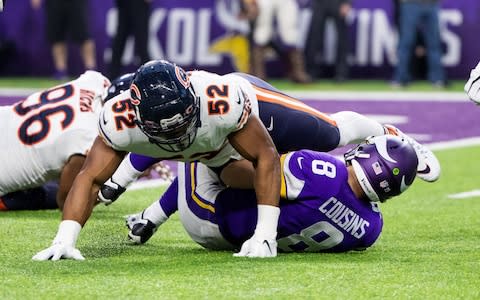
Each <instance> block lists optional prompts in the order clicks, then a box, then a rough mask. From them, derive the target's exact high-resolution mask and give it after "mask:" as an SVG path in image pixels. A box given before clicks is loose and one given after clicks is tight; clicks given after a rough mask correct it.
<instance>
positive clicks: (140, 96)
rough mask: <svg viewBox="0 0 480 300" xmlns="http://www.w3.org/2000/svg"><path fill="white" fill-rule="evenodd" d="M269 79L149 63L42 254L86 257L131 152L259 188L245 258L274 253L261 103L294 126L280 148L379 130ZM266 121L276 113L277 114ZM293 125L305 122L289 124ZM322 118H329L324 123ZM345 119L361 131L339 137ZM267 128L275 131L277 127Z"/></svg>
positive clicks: (274, 183) (111, 111)
mask: <svg viewBox="0 0 480 300" xmlns="http://www.w3.org/2000/svg"><path fill="white" fill-rule="evenodd" d="M243 75H245V74H243ZM250 77H251V76H250ZM254 79H255V78H254ZM265 84H266V83H265V82H263V81H262V82H258V86H257V87H255V83H251V82H250V81H249V78H248V76H241V75H239V74H228V75H225V76H220V75H217V74H213V73H208V72H203V71H194V72H191V73H190V74H189V76H187V75H186V73H185V72H184V71H183V70H182V69H180V68H179V67H177V66H175V65H172V64H170V63H168V62H165V61H153V62H149V63H147V64H145V65H144V66H142V67H141V68H140V69H139V70H138V71H137V73H136V75H135V78H134V80H133V83H132V85H131V89H130V94H128V93H124V94H121V95H120V96H118V97H116V98H114V99H113V100H112V101H111V103H108V104H107V105H106V106H105V107H104V109H103V110H102V113H101V115H100V120H99V125H100V134H101V136H102V138H103V139H97V141H96V142H95V145H94V147H93V150H92V151H91V153H90V155H89V157H88V159H87V161H86V164H85V166H84V170H83V172H81V173H80V175H79V176H78V177H77V179H76V181H75V184H74V186H73V187H72V189H71V191H70V193H69V196H68V198H67V202H66V208H65V209H64V215H63V219H64V221H62V223H61V224H60V227H59V231H58V233H57V236H56V238H55V239H54V242H53V245H52V246H51V247H49V248H47V249H46V250H44V251H41V252H39V253H38V254H37V255H35V256H34V259H36V260H46V259H52V260H57V259H60V258H61V257H64V258H75V259H83V256H81V254H80V252H79V251H78V250H77V249H75V243H76V240H77V237H78V235H79V232H80V230H81V226H82V225H83V224H84V223H85V222H86V220H87V219H88V217H89V216H90V214H91V211H92V207H93V205H94V204H95V199H94V197H93V196H92V195H94V194H96V192H97V191H98V189H99V187H100V186H101V185H102V184H103V183H104V182H105V181H106V180H107V179H108V178H109V177H110V176H111V175H112V174H113V172H114V170H115V169H116V168H117V167H118V166H119V164H120V162H121V160H122V159H123V157H124V156H125V154H126V152H127V151H129V152H134V153H137V154H141V155H144V156H151V157H153V158H154V159H156V160H163V159H168V160H179V161H199V162H202V163H204V164H205V165H207V166H208V167H210V168H211V169H213V170H214V171H215V172H217V173H218V174H219V175H220V178H221V179H222V181H223V182H224V183H226V184H227V185H229V186H231V187H238V188H245V187H251V186H253V187H255V190H256V196H257V200H258V204H259V205H258V216H259V218H258V222H257V227H256V230H255V233H254V235H253V237H252V238H251V239H249V240H247V241H246V242H245V243H246V244H245V247H243V249H247V250H246V251H244V252H243V255H244V256H249V257H271V256H275V253H273V252H272V251H270V249H271V248H272V247H271V246H272V245H274V243H275V236H276V226H277V221H278V214H279V209H278V200H279V189H280V185H279V184H280V182H279V168H280V167H279V161H278V153H277V151H276V148H275V145H274V144H273V142H272V139H271V138H270V136H269V133H268V131H267V129H266V128H265V126H264V125H263V124H262V121H263V120H260V117H261V116H259V113H258V102H257V100H258V101H260V100H262V101H264V102H265V103H267V104H268V105H270V104H271V106H272V107H268V108H266V107H267V106H268V105H267V104H266V106H265V108H266V110H264V112H267V111H268V113H270V112H271V113H272V114H274V115H275V120H276V123H275V124H276V127H275V128H276V129H280V128H282V129H285V130H288V129H289V127H292V128H294V129H295V130H294V131H293V132H292V133H291V134H290V135H289V136H290V138H280V139H279V140H281V141H283V142H284V144H283V145H281V146H277V147H278V148H279V149H282V150H291V149H289V148H290V147H292V146H294V147H302V145H299V143H297V142H294V143H291V145H289V141H290V139H291V140H295V139H297V138H299V139H300V141H299V142H305V141H307V142H309V143H312V144H315V145H311V146H310V145H306V146H305V147H307V148H310V147H312V148H311V149H315V150H317V148H313V147H316V146H318V145H320V146H323V147H325V149H318V150H323V151H325V150H326V149H327V150H328V149H330V150H331V149H333V148H335V147H336V146H338V145H340V144H343V143H346V142H349V141H350V142H351V141H352V140H354V138H355V136H356V135H359V136H358V138H359V139H363V138H364V137H365V136H368V135H372V134H375V133H371V130H372V129H371V128H370V129H367V131H368V133H365V132H362V129H361V128H360V129H359V128H356V126H355V124H356V123H357V121H363V120H364V117H363V118H362V116H360V115H358V114H354V113H353V114H352V113H350V114H347V115H348V116H349V117H352V116H353V117H354V118H353V119H352V118H349V119H348V120H345V119H346V115H345V114H340V115H336V116H335V119H332V118H330V117H328V116H325V115H324V114H321V113H319V112H318V111H316V110H314V109H312V108H310V107H308V106H306V105H304V104H303V103H301V102H299V101H298V100H295V99H293V98H291V97H288V96H286V95H284V94H282V93H281V92H279V91H276V90H275V91H274V90H271V89H270V88H269V87H271V86H265ZM262 85H264V86H262ZM279 102H281V103H279ZM291 108H295V110H291ZM285 110H289V111H290V112H291V111H294V112H295V117H296V118H294V120H293V119H292V118H291V116H292V115H291V113H288V112H285ZM267 115H268V114H267ZM264 117H265V116H264ZM268 118H269V119H270V120H271V118H270V116H268ZM277 118H278V119H277ZM288 120H290V121H288ZM292 122H294V123H295V124H296V123H298V124H302V125H304V126H289V125H288V123H290V124H292ZM304 122H305V123H304ZM319 122H320V123H323V125H321V126H318V125H316V124H317V123H319ZM263 123H265V121H263ZM376 124H378V123H376ZM309 125H311V126H317V127H315V128H319V132H313V133H314V135H310V136H309V138H308V139H305V138H304V137H300V134H301V135H302V136H304V135H305V134H306V133H309V132H310V133H311V132H312V131H309V130H305V128H309ZM344 125H345V126H348V127H349V128H351V130H352V131H355V134H353V135H352V134H351V133H350V132H349V133H346V134H343V135H342V134H340V133H339V132H341V131H344V129H343V126H344ZM268 127H269V129H270V130H271V128H270V127H273V126H272V125H271V124H270V126H268ZM375 130H376V131H378V132H376V135H381V134H384V133H385V128H384V127H383V126H381V125H380V124H378V126H376V127H375ZM282 131H283V130H282ZM297 132H298V134H297ZM279 134H280V135H282V133H279ZM273 135H275V133H274V132H272V136H273ZM323 139H331V141H328V142H326V141H323ZM317 141H321V142H320V143H318V142H317ZM278 145H280V144H278ZM297 149H298V148H297ZM432 155H433V154H432ZM242 157H243V158H246V159H248V160H250V161H252V162H253V166H254V167H255V169H256V170H255V171H256V176H255V177H254V182H253V184H252V180H251V178H250V177H249V175H250V173H246V174H248V177H247V178H242V174H241V172H238V170H235V171H232V170H231V169H230V166H232V165H235V163H232V162H234V161H237V160H240V159H241V158H242ZM437 163H438V162H437ZM438 172H439V169H438ZM437 175H438V174H437ZM246 184H247V185H248V186H247V185H246Z"/></svg>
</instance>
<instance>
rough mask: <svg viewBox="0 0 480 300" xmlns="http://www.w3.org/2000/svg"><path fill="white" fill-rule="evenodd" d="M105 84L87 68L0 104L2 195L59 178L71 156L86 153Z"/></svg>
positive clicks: (106, 84) (106, 80)
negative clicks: (68, 78)
mask: <svg viewBox="0 0 480 300" xmlns="http://www.w3.org/2000/svg"><path fill="white" fill-rule="evenodd" d="M108 85H109V81H108V79H107V78H106V77H104V76H103V75H102V74H100V73H98V72H95V71H87V72H85V73H84V74H83V75H81V76H80V77H79V78H77V79H76V80H73V81H70V82H67V83H65V84H63V85H59V86H56V87H53V88H50V89H48V90H45V91H42V92H37V93H35V94H33V95H30V96H29V97H28V98H26V99H25V100H22V101H20V102H17V103H15V104H14V105H11V106H3V107H0V128H1V129H2V138H1V139H0V196H1V195H5V194H7V193H10V192H14V191H18V190H23V189H27V188H31V187H35V186H40V185H42V184H44V183H45V182H47V181H49V180H54V179H58V178H59V175H60V172H61V170H62V168H63V166H64V165H65V163H66V162H67V161H68V159H69V158H70V156H72V155H74V154H80V155H85V154H86V153H87V151H88V150H89V149H90V147H91V145H92V143H93V140H94V139H95V137H96V136H97V135H98V131H97V118H98V112H99V110H100V108H101V103H102V102H101V99H102V96H103V93H104V91H105V88H106V87H107V86H108Z"/></svg>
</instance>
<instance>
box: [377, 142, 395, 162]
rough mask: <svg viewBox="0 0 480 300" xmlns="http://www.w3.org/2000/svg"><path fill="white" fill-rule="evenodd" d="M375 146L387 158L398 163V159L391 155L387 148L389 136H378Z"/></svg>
mask: <svg viewBox="0 0 480 300" xmlns="http://www.w3.org/2000/svg"><path fill="white" fill-rule="evenodd" d="M375 147H376V148H377V151H378V154H380V156H382V157H383V158H384V159H385V160H387V161H389V162H392V163H396V162H397V161H396V160H394V159H393V158H391V157H390V154H389V153H388V150H387V138H386V136H385V135H384V136H378V137H376V138H375Z"/></svg>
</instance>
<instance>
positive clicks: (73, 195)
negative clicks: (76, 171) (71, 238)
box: [62, 175, 99, 226]
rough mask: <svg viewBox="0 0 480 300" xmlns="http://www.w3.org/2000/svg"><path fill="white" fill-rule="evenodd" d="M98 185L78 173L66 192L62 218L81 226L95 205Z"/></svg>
mask: <svg viewBox="0 0 480 300" xmlns="http://www.w3.org/2000/svg"><path fill="white" fill-rule="evenodd" d="M98 189H99V186H98V185H96V184H94V182H93V180H92V179H91V178H89V177H87V176H82V175H79V176H77V178H76V179H75V181H74V184H73V186H72V188H71V189H70V192H69V193H68V196H67V199H66V200H65V205H64V207H63V217H62V219H63V220H72V221H76V222H78V223H79V224H80V225H81V226H83V225H84V224H85V223H86V222H87V220H88V218H89V217H90V215H91V214H92V210H93V207H94V206H95V202H96V197H92V195H96V194H97V193H98Z"/></svg>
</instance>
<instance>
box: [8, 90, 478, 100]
mask: <svg viewBox="0 0 480 300" xmlns="http://www.w3.org/2000/svg"><path fill="white" fill-rule="evenodd" d="M40 90H41V88H0V96H19V97H24V96H28V95H30V94H32V93H35V92H38V91H40ZM285 93H286V94H288V95H290V96H293V97H295V98H298V99H308V100H313V101H326V100H335V101H337V100H338V101H355V100H358V101H405V102H424V101H439V102H468V101H470V100H468V97H467V95H466V94H465V93H462V92H409V91H392V92H375V91H369V92H364V91H345V92H341V91H340V92H339V91H285Z"/></svg>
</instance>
